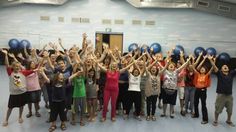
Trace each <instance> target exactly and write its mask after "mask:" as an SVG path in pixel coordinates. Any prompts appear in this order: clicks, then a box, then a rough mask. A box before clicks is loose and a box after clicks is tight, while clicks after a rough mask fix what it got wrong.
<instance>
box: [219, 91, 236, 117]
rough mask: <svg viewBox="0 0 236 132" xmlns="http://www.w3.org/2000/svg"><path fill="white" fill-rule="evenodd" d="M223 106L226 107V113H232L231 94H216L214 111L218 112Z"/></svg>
mask: <svg viewBox="0 0 236 132" xmlns="http://www.w3.org/2000/svg"><path fill="white" fill-rule="evenodd" d="M224 107H225V108H226V112H227V113H228V114H232V112H233V96H232V95H225V94H217V97H216V102H215V112H216V113H217V114H220V113H221V112H222V111H223V109H224Z"/></svg>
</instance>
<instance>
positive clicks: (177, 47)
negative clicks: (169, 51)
mask: <svg viewBox="0 0 236 132" xmlns="http://www.w3.org/2000/svg"><path fill="white" fill-rule="evenodd" d="M180 51H183V52H184V48H183V46H181V45H176V46H175V49H174V51H173V53H174V55H175V56H178V55H180Z"/></svg>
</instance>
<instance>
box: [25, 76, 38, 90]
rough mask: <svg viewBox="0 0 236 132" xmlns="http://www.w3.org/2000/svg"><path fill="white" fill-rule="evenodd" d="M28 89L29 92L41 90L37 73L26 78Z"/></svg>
mask: <svg viewBox="0 0 236 132" xmlns="http://www.w3.org/2000/svg"><path fill="white" fill-rule="evenodd" d="M26 88H27V91H37V90H40V89H41V87H40V85H39V77H38V73H37V72H34V73H32V74H30V75H28V76H27V77H26Z"/></svg>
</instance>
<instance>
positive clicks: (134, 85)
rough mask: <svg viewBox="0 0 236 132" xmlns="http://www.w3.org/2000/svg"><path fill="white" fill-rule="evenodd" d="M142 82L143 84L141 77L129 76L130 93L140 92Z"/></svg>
mask: <svg viewBox="0 0 236 132" xmlns="http://www.w3.org/2000/svg"><path fill="white" fill-rule="evenodd" d="M140 82H141V76H140V75H139V76H137V77H135V76H133V75H132V74H130V75H129V89H128V91H137V92H140V91H141V89H140Z"/></svg>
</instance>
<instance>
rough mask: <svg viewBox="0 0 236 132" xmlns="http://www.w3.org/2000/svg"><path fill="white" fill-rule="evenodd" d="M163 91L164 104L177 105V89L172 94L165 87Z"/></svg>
mask: <svg viewBox="0 0 236 132" xmlns="http://www.w3.org/2000/svg"><path fill="white" fill-rule="evenodd" d="M162 93H163V94H162V96H163V104H171V105H176V98H177V90H174V91H173V93H172V94H169V93H167V92H166V91H165V90H164V89H163V91H162Z"/></svg>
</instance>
